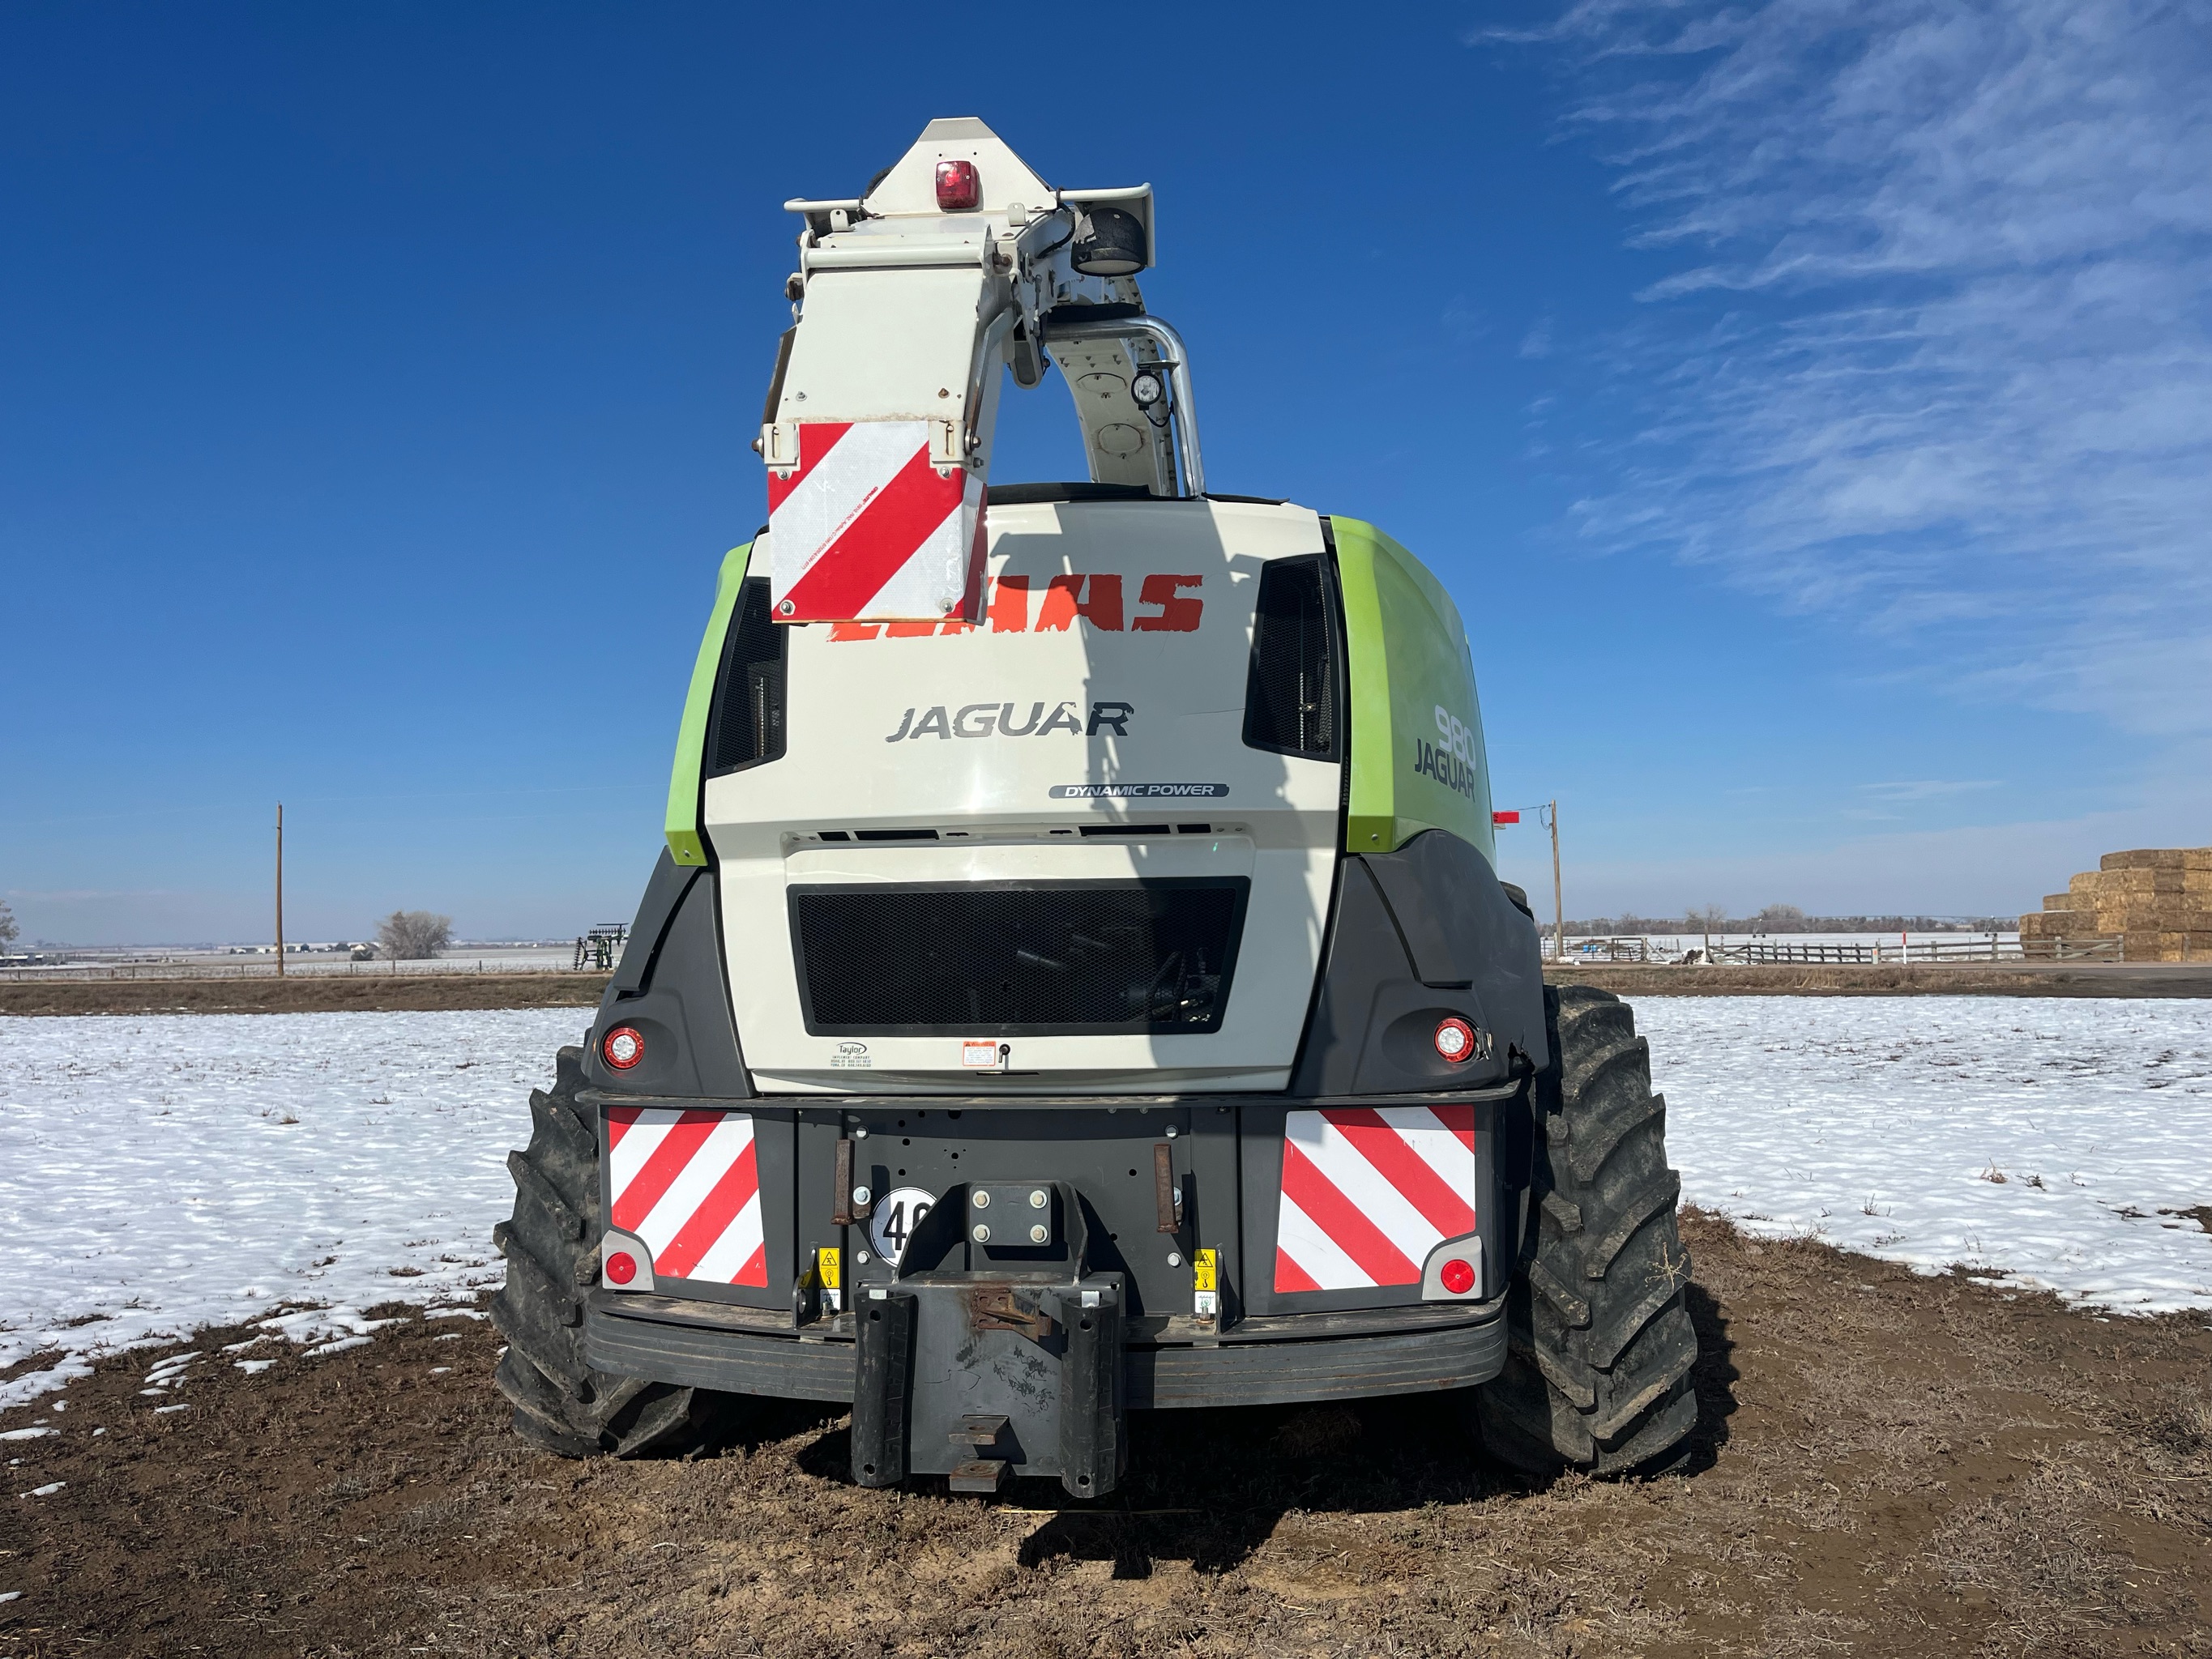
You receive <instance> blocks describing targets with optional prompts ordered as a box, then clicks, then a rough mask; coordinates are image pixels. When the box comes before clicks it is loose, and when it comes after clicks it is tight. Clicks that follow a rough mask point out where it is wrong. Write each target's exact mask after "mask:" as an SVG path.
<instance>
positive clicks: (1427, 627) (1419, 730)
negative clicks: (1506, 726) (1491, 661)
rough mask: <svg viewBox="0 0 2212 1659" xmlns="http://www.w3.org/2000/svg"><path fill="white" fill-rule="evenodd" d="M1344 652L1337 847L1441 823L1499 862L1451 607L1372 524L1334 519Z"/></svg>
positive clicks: (1374, 844) (1470, 689)
mask: <svg viewBox="0 0 2212 1659" xmlns="http://www.w3.org/2000/svg"><path fill="white" fill-rule="evenodd" d="M1329 523H1330V526H1331V527H1332V529H1333V531H1334V535H1335V538H1336V563H1337V570H1338V572H1339V574H1340V577H1341V579H1342V580H1343V585H1344V586H1343V591H1344V631H1345V642H1346V647H1347V654H1348V655H1349V657H1350V659H1351V660H1350V662H1349V664H1348V667H1349V669H1350V672H1349V673H1348V674H1347V675H1346V681H1347V688H1346V690H1347V695H1348V696H1349V697H1350V699H1351V702H1352V804H1351V811H1350V812H1349V814H1348V815H1347V817H1348V822H1347V824H1346V836H1345V849H1346V851H1347V852H1352V853H1377V852H1381V853H1387V852H1392V851H1395V849H1397V848H1401V847H1402V846H1404V845H1405V844H1406V843H1407V842H1409V841H1411V840H1412V839H1413V837H1414V836H1418V835H1419V834H1420V833H1421V831H1423V830H1424V829H1445V830H1449V831H1450V832H1451V833H1452V834H1453V835H1455V836H1458V837H1459V838H1460V839H1461V840H1462V841H1464V842H1468V843H1469V844H1470V845H1472V846H1473V847H1474V848H1476V849H1477V850H1479V851H1480V853H1481V854H1482V855H1483V857H1484V858H1486V859H1487V860H1490V863H1491V866H1492V868H1493V869H1494V868H1496V867H1497V864H1498V842H1497V831H1496V829H1495V828H1494V827H1493V825H1492V821H1491V816H1490V812H1491V806H1490V762H1489V758H1488V757H1487V755H1486V753H1485V751H1484V749H1483V743H1482V706H1481V704H1480V702H1477V701H1476V699H1475V694H1474V659H1472V658H1471V657H1470V656H1469V655H1468V643H1467V629H1466V628H1465V627H1464V626H1463V625H1462V623H1461V622H1460V617H1459V607H1458V606H1457V605H1454V604H1453V603H1452V601H1451V595H1450V594H1449V593H1447V592H1444V590H1443V584H1442V583H1441V582H1439V581H1437V579H1436V578H1435V577H1434V576H1432V575H1431V574H1429V572H1428V570H1427V568H1425V566H1424V565H1423V564H1422V563H1421V562H1420V561H1419V559H1416V558H1415V557H1414V556H1413V555H1412V554H1411V553H1408V552H1407V550H1405V549H1404V548H1402V547H1401V546H1399V545H1398V544H1397V543H1395V542H1394V541H1392V540H1391V539H1390V538H1389V537H1388V536H1386V535H1384V534H1383V532H1381V531H1379V530H1377V529H1376V527H1375V526H1373V525H1371V524H1362V523H1361V522H1360V521H1359V520H1357V519H1340V518H1334V517H1332V518H1331V519H1330V520H1329Z"/></svg>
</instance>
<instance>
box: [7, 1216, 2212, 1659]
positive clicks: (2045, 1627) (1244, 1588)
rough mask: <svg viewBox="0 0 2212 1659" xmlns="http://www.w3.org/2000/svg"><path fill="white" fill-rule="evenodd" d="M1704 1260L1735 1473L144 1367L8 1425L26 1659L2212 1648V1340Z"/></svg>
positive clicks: (449, 1352) (1388, 1436)
mask: <svg viewBox="0 0 2212 1659" xmlns="http://www.w3.org/2000/svg"><path fill="white" fill-rule="evenodd" d="M1685 1234H1686V1237H1687V1238H1688V1240H1689V1242H1690V1244H1691V1247H1692V1251H1693V1252H1694V1253H1695V1255H1696V1259H1697V1264H1698V1265H1697V1279H1696V1287H1695V1291H1694V1300H1693V1303H1692V1306H1693V1309H1694V1310H1695V1313H1696V1316H1697V1320H1698V1325H1699V1333H1700V1336H1701V1339H1702V1344H1703V1349H1704V1356H1703V1360H1702V1364H1701V1369H1700V1371H1699V1395H1700V1399H1701V1401H1702V1402H1703V1406H1704V1411H1703V1413H1702V1416H1701V1419H1700V1422H1699V1428H1698V1431H1697V1436H1696V1455H1695V1457H1694V1459H1693V1462H1692V1471H1691V1473H1690V1474H1687V1475H1686V1476H1670V1477H1667V1478H1662V1479H1659V1480H1650V1481H1641V1482H1634V1481H1632V1482H1624V1483H1618V1484H1599V1483H1595V1482H1591V1481H1586V1480H1579V1479H1570V1480H1559V1481H1557V1482H1554V1483H1553V1484H1552V1485H1551V1486H1548V1487H1546V1488H1543V1489H1541V1490H1530V1489H1528V1488H1526V1487H1523V1486H1517V1485H1516V1484H1514V1483H1513V1482H1511V1481H1510V1480H1507V1479H1505V1478H1504V1477H1503V1476H1501V1475H1500V1474H1497V1473H1496V1472H1494V1471H1493V1470H1492V1469H1491V1468H1489V1467H1488V1466H1486V1464H1484V1463H1483V1462H1481V1460H1480V1456H1479V1455H1478V1454H1477V1453H1476V1452H1475V1450H1474V1448H1473V1447H1472V1446H1471V1445H1470V1444H1469V1443H1468V1439H1467V1437H1466V1434H1465V1431H1464V1429H1463V1427H1462V1421H1463V1418H1462V1408H1461V1404H1460V1402H1459V1401H1457V1400H1455V1399H1454V1398H1452V1397H1449V1396H1444V1397H1432V1398H1429V1399H1425V1400H1420V1401H1411V1402H1407V1401H1389V1402H1376V1403H1370V1404H1368V1405H1365V1406H1361V1407H1311V1408H1305V1409H1302V1410H1273V1411H1260V1410H1223V1411H1219V1412H1206V1413H1197V1412H1194V1413H1173V1414H1163V1415H1162V1416H1160V1417H1158V1418H1139V1419H1137V1421H1136V1425H1135V1439H1136V1457H1137V1467H1136V1469H1135V1471H1134V1472H1133V1477H1132V1479H1131V1480H1130V1481H1129V1483H1128V1484H1127V1486H1125V1487H1124V1489H1123V1490H1122V1491H1121V1492H1119V1493H1116V1494H1115V1496H1114V1497H1113V1498H1111V1499H1109V1500H1107V1501H1105V1502H1103V1503H1102V1504H1097V1505H1095V1506H1081V1507H1078V1506H1073V1505H1070V1504H1067V1503H1066V1500H1064V1499H1063V1498H1061V1496H1060V1491H1059V1488H1058V1486H1056V1485H1047V1484H1045V1483H1027V1484H1025V1486H1024V1488H1023V1489H1022V1490H1020V1491H1018V1492H1016V1493H1015V1494H1014V1495H1012V1497H1011V1498H1007V1499H1006V1500H1005V1501H998V1502H994V1501H984V1500H979V1499H969V1498H963V1499H952V1498H947V1497H945V1496H944V1495H943V1494H942V1493H941V1492H935V1491H930V1490H920V1491H914V1492H870V1491H864V1490H862V1489H860V1488H858V1487H855V1486H852V1485H851V1484H850V1483H849V1482H848V1480H847V1479H846V1476H845V1474H844V1467H845V1459H846V1434H845V1429H844V1426H843V1424H842V1419H841V1418H840V1417H839V1416H838V1415H837V1414H836V1413H825V1412H821V1411H817V1410H815V1409H813V1408H806V1407H772V1408H769V1410H768V1411H767V1412H766V1413H765V1414H764V1415H763V1416H762V1417H760V1418H759V1419H757V1420H756V1421H755V1422H754V1423H753V1425H752V1426H751V1427H750V1431H748V1432H747V1433H746V1434H745V1435H744V1437H742V1438H739V1439H738V1440H736V1441H735V1442H734V1443H731V1444H730V1445H728V1446H727V1447H726V1448H725V1449H723V1450H722V1451H721V1452H720V1455H715V1456H712V1457H709V1458H707V1459H704V1460H702V1461H698V1462H641V1463H630V1464H617V1463H611V1462H599V1463H593V1464H574V1463H564V1462H558V1461H556V1460H554V1459H551V1458H548V1457H544V1456H540V1455H536V1454H534V1453H532V1452H529V1451H526V1450H525V1449H523V1448H522V1447H521V1445H520V1443H518V1442H516V1441H515V1440H514V1439H513V1438H512V1437H510V1436H509V1434H508V1432H507V1428H506V1425H505V1421H504V1413H503V1412H502V1411H501V1408H500V1407H499V1404H498V1402H497V1401H496V1398H495V1395H494V1393H493V1390H492V1389H491V1386H490V1383H489V1371H490V1369H491V1365H492V1363H493V1359H494V1357H495V1352H496V1351H497V1340H498V1339H497V1336H496V1334H495V1333H494V1332H493V1331H491V1329H490V1328H489V1327H488V1326H487V1325H485V1324H483V1323H480V1322H472V1321H468V1320H459V1319H447V1320H440V1321H434V1322H427V1323H426V1322H422V1320H420V1319H418V1318H416V1317H414V1316H408V1317H407V1318H406V1319H405V1320H404V1321H403V1322H401V1323H399V1324H398V1325H395V1326H393V1327H392V1328H390V1329H388V1330H387V1331H386V1332H385V1333H384V1334H381V1335H380V1336H379V1337H378V1338H377V1339H376V1340H374V1341H373V1342H371V1343H370V1344H368V1346H362V1347H357V1348H354V1349H351V1350H349V1351H346V1352H337V1353H333V1354H330V1355H326V1356H323V1357H318V1358H308V1357H306V1356H304V1355H301V1354H295V1353H289V1352H286V1353H283V1355H282V1356H281V1357H278V1358H277V1363H276V1365H275V1366H274V1367H273V1368H272V1369H270V1370H267V1371H265V1372H264V1373H262V1374H260V1375H258V1376H246V1375H245V1374H243V1373H241V1372H240V1371H238V1370H234V1369H232V1368H231V1367H230V1366H229V1364H228V1363H227V1361H226V1360H224V1359H223V1358H222V1356H220V1355H218V1354H217V1353H216V1352H215V1350H216V1347H217V1346H219V1345H220V1344H221V1343H222V1342H224V1341H226V1340H242V1337H243V1335H245V1334H250V1333H228V1332H216V1333H209V1334H206V1335H205V1336H204V1338H203V1339H201V1340H197V1341H196V1342H194V1343H192V1344H191V1345H189V1346H190V1347H191V1348H196V1349H198V1350H200V1351H201V1352H203V1353H204V1355H205V1356H206V1357H205V1358H203V1359H202V1360H200V1361H198V1362H197V1363H196V1364H195V1365H194V1367H193V1368H192V1370H193V1374H194V1375H195V1376H197V1379H198V1380H196V1381H193V1382H191V1383H187V1384H186V1385H185V1387H184V1388H183V1389H181V1390H180V1391H177V1392H173V1393H171V1394H169V1395H167V1396H162V1397H154V1396H149V1395H143V1394H141V1393H140V1392H139V1390H140V1389H143V1387H145V1386H146V1372H147V1370H148V1369H149V1366H150V1365H151V1364H152V1363H153V1359H154V1358H155V1356H153V1355H151V1354H138V1355H134V1356H131V1357H130V1358H129V1359H128V1360H127V1361H123V1360H118V1361H115V1362H111V1363H109V1364H104V1365H102V1366H101V1367H100V1370H99V1372H98V1374H97V1375H96V1376H94V1377H92V1378H90V1379H88V1380H87V1381H86V1382H83V1383H79V1384H77V1385H76V1386H75V1387H74V1388H72V1389H70V1391H69V1394H68V1396H67V1399H68V1407H67V1409H66V1410H65V1411H59V1412H58V1411H56V1410H54V1409H53V1402H52V1401H47V1402H46V1404H45V1406H44V1407H40V1408H35V1409H27V1410H21V1411H15V1412H11V1413H7V1415H6V1419H5V1420H4V1421H0V1431H4V1430H14V1429H16V1428H19V1427H25V1426H33V1425H36V1424H38V1423H39V1422H40V1421H44V1422H45V1423H46V1425H49V1426H52V1427H56V1428H58V1429H59V1430H60V1431H61V1432H59V1433H57V1434H53V1435H48V1436H43V1437H34V1438H29V1439H25V1440H20V1441H9V1442H4V1443H0V1451H4V1453H5V1455H6V1457H7V1458H8V1459H9V1460H11V1461H10V1462H9V1468H8V1471H7V1473H8V1474H9V1480H10V1485H9V1488H8V1491H7V1492H6V1493H5V1494H4V1496H0V1503H6V1504H9V1507H10V1510H11V1517H10V1519H11V1524H10V1525H9V1527H8V1528H7V1529H6V1532H7V1536H6V1538H5V1540H4V1543H5V1547H6V1548H5V1553H0V1591H6V1590H15V1591H20V1592H21V1595H20V1599H16V1600H14V1601H9V1602H7V1603H5V1604H0V1655H5V1656H8V1659H17V1656H25V1659H27V1656H41V1659H44V1656H58V1655H63V1654H118V1655H141V1654H143V1655H163V1656H167V1655H176V1654H185V1653H210V1654H223V1655H240V1656H256V1659H258V1656H278V1655H284V1656H291V1655H312V1656H328V1659H340V1656H368V1655H388V1654H403V1653H429V1654H451V1655H471V1656H473V1655H483V1656H508V1655H519V1656H586V1655H619V1656H640V1659H642V1656H646V1655H665V1654H688V1653H700V1654H709V1653H711V1654H717V1655H763V1656H768V1655H775V1656H794V1659H796V1656H817V1655H819V1656H842V1655H894V1654H896V1655H907V1654H912V1655H946V1654H955V1653H957V1654H961V1655H1023V1656H1030V1655H1047V1656H1062V1655H1066V1656H1073V1655H1085V1656H1090V1655H1114V1656H1120V1655H1139V1654H1155V1653H1158V1654H1186V1655H1206V1656H1211V1655H1231V1654H1234V1655H1243V1654H1254V1653H1267V1654H1271V1655H1322V1654H1330V1655H1334V1654H1356V1655H1362V1656H1365V1655H1374V1654H1408V1655H1411V1654H1419V1655H1428V1654H1438V1655H1579V1656H1596V1655H1601V1654H1602V1655H1608V1656H1613V1655H1641V1656H1649V1659H1659V1656H1684V1659H1687V1656H1693V1655H1696V1656H1702V1655H1739V1654H1741V1655H1748V1654H1765V1655H1775V1656H1800V1655H1802V1656H1812V1655H1851V1654H1858V1655H1885V1656H1886V1655H1921V1654H1932V1655H1961V1656H1996V1655H2012V1654H2035V1655H2089V1654H2096V1655H2100V1656H2101V1655H2115V1654H2128V1655H2136V1654H2142V1655H2149V1654H2191V1655H2203V1654H2212V1332H2208V1331H2207V1330H2206V1329H2205V1328H2203V1322H2201V1321H2191V1320H2186V1319H2180V1318H2169V1319H2162V1320H2113V1321H2111V1322H2106V1321H2102V1320H2100V1319H2096V1318H2093V1317H2091V1316H2084V1315H2081V1314H2075V1313H2069V1312H2066V1311H2064V1310H2062V1309H2061V1308H2060V1307H2058V1306H2057V1304H2055V1303H2054V1302H2052V1301H2051V1300H2050V1299H2049V1298H2047V1297H2040V1296H2036V1295H2025V1294H2024V1295H2020V1296H2017V1297H2013V1296H2008V1295H2007V1294H2005V1293H2004V1292H2003V1291H2001V1290H1997V1289H1991V1288H1988V1287H1984V1286H1982V1285H1973V1284H1969V1283H1966V1282H1964V1281H1961V1280H1958V1279H1923V1278H1915V1277H1914V1276H1912V1275H1911V1273H1907V1272H1905V1271H1904V1270H1902V1269H1899V1268H1896V1267H1889V1266H1887V1265H1884V1264H1881V1263H1877V1262H1875V1261H1869V1260H1867V1259H1865V1258H1863V1257H1854V1256H1848V1255H1839V1254H1837V1253H1835V1252H1833V1251H1831V1250H1829V1249H1826V1248H1825V1247H1823V1246H1820V1245H1815V1244H1810V1243H1791V1244H1780V1245H1777V1244H1765V1245H1760V1244H1756V1243H1750V1242H1747V1241H1746V1240H1745V1239H1743V1238H1742V1237H1740V1236H1739V1235H1737V1234H1735V1233H1734V1232H1732V1231H1729V1229H1727V1228H1726V1227H1725V1226H1724V1225H1721V1224H1719V1223H1717V1222H1715V1221H1713V1220H1711V1219H1710V1218H1702V1217H1699V1216H1695V1215H1692V1216H1688V1217H1686V1218H1685ZM395 1311H396V1310H395ZM179 1351H181V1350H179ZM256 1352H258V1354H261V1355H264V1356H273V1355H275V1354H276V1348H275V1346H273V1345H270V1346H262V1347H260V1348H258V1350H256ZM180 1400H181V1401H185V1402H188V1409H186V1410H184V1411H170V1412H167V1413H158V1414H157V1413H156V1411H155V1407H157V1406H158V1405H162V1404H172V1405H173V1404H174V1403H176V1402H177V1401H180ZM95 1429H103V1430H105V1432H104V1433H100V1434H95V1433H94V1430H95ZM13 1460H20V1461H13ZM57 1481H58V1482H64V1483H65V1484H64V1485H63V1486H61V1487H60V1489H59V1490H58V1491H54V1492H50V1493H48V1494H47V1495H46V1496H42V1497H21V1498H19V1497H16V1496H15V1494H16V1493H17V1492H29V1491H33V1490H35V1489H37V1488H39V1487H41V1486H46V1485H48V1484H49V1483H52V1482H57Z"/></svg>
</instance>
